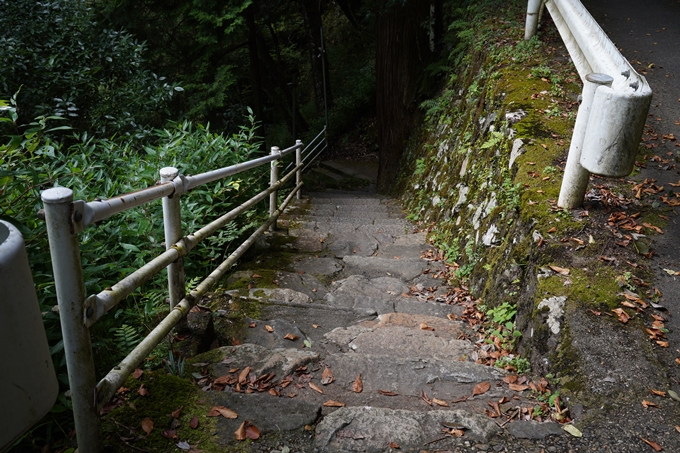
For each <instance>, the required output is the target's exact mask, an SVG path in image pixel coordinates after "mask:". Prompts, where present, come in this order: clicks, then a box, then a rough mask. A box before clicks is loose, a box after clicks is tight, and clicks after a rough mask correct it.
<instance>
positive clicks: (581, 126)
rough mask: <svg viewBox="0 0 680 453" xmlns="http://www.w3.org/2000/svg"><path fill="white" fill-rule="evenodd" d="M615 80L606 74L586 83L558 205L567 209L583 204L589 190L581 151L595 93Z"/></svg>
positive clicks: (586, 171) (590, 75) (593, 75)
mask: <svg viewBox="0 0 680 453" xmlns="http://www.w3.org/2000/svg"><path fill="white" fill-rule="evenodd" d="M613 81H614V79H613V78H612V77H610V76H608V75H606V74H597V73H596V74H588V75H587V76H586V83H585V85H584V86H583V100H582V101H581V105H580V106H579V108H578V114H577V115H576V123H575V124H574V133H573V134H572V137H571V144H570V146H569V154H568V156H567V164H566V166H565V168H564V177H563V178H562V187H561V189H560V196H559V199H558V201H557V205H558V206H559V207H561V208H565V209H573V208H576V207H578V206H580V205H581V204H582V203H583V198H584V197H585V194H586V189H587V188H588V180H589V179H590V173H589V172H588V170H586V169H584V168H583V167H582V166H581V164H580V160H581V151H582V149H583V139H584V137H585V135H586V129H587V127H588V119H589V117H590V110H591V107H592V104H593V99H594V98H595V91H596V90H597V89H598V88H599V87H601V86H611V84H612V82H613Z"/></svg>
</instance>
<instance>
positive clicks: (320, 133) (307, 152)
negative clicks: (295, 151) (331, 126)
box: [285, 127, 326, 171]
mask: <svg viewBox="0 0 680 453" xmlns="http://www.w3.org/2000/svg"><path fill="white" fill-rule="evenodd" d="M324 132H326V127H324V128H323V129H321V132H319V133H318V134H317V136H316V137H314V138H313V139H312V141H311V142H309V143H308V144H307V146H305V147H304V149H303V150H302V162H304V161H305V159H307V157H308V156H309V154H310V153H313V152H314V150H316V148H318V147H319V145H320V144H321V143H324V141H325V140H324V139H321V140H320V141H319V143H316V144H315V143H314V142H316V141H317V140H318V139H319V137H321V135H322V134H323V133H324ZM312 146H314V148H313V149H312V150H311V151H307V150H308V149H309V148H311V147H312ZM293 165H294V162H291V163H289V164H288V166H286V169H285V171H288V169H289V168H290V167H292V166H293Z"/></svg>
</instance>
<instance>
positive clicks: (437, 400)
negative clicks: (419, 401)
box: [432, 398, 449, 407]
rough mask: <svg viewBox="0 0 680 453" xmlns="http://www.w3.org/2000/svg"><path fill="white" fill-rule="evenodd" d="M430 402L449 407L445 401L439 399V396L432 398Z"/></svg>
mask: <svg viewBox="0 0 680 453" xmlns="http://www.w3.org/2000/svg"><path fill="white" fill-rule="evenodd" d="M432 402H433V403H434V404H436V405H437V406H443V407H449V405H448V403H447V402H446V401H444V400H440V399H439V398H432Z"/></svg>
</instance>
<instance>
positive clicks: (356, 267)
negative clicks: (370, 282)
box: [342, 255, 429, 281]
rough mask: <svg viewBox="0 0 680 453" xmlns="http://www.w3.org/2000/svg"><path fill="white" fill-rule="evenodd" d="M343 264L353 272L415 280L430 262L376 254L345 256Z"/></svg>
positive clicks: (368, 275)
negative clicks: (375, 255)
mask: <svg viewBox="0 0 680 453" xmlns="http://www.w3.org/2000/svg"><path fill="white" fill-rule="evenodd" d="M342 262H343V264H344V265H345V266H346V267H347V268H348V270H349V272H350V273H351V274H359V275H364V276H366V277H379V276H384V275H387V276H393V277H398V278H401V279H402V280H404V281H410V280H413V279H415V278H417V277H419V276H420V275H422V273H423V271H425V269H428V267H429V263H428V262H427V261H425V260H422V259H420V258H399V259H394V257H392V258H383V257H374V256H368V257H365V256H353V255H352V256H345V257H343V258H342Z"/></svg>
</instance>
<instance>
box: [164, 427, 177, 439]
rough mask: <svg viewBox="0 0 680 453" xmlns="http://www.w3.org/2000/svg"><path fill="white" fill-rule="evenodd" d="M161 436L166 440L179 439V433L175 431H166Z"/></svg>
mask: <svg viewBox="0 0 680 453" xmlns="http://www.w3.org/2000/svg"><path fill="white" fill-rule="evenodd" d="M161 436H163V437H165V438H166V439H177V431H176V430H174V429H164V430H163V432H162V433H161Z"/></svg>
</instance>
